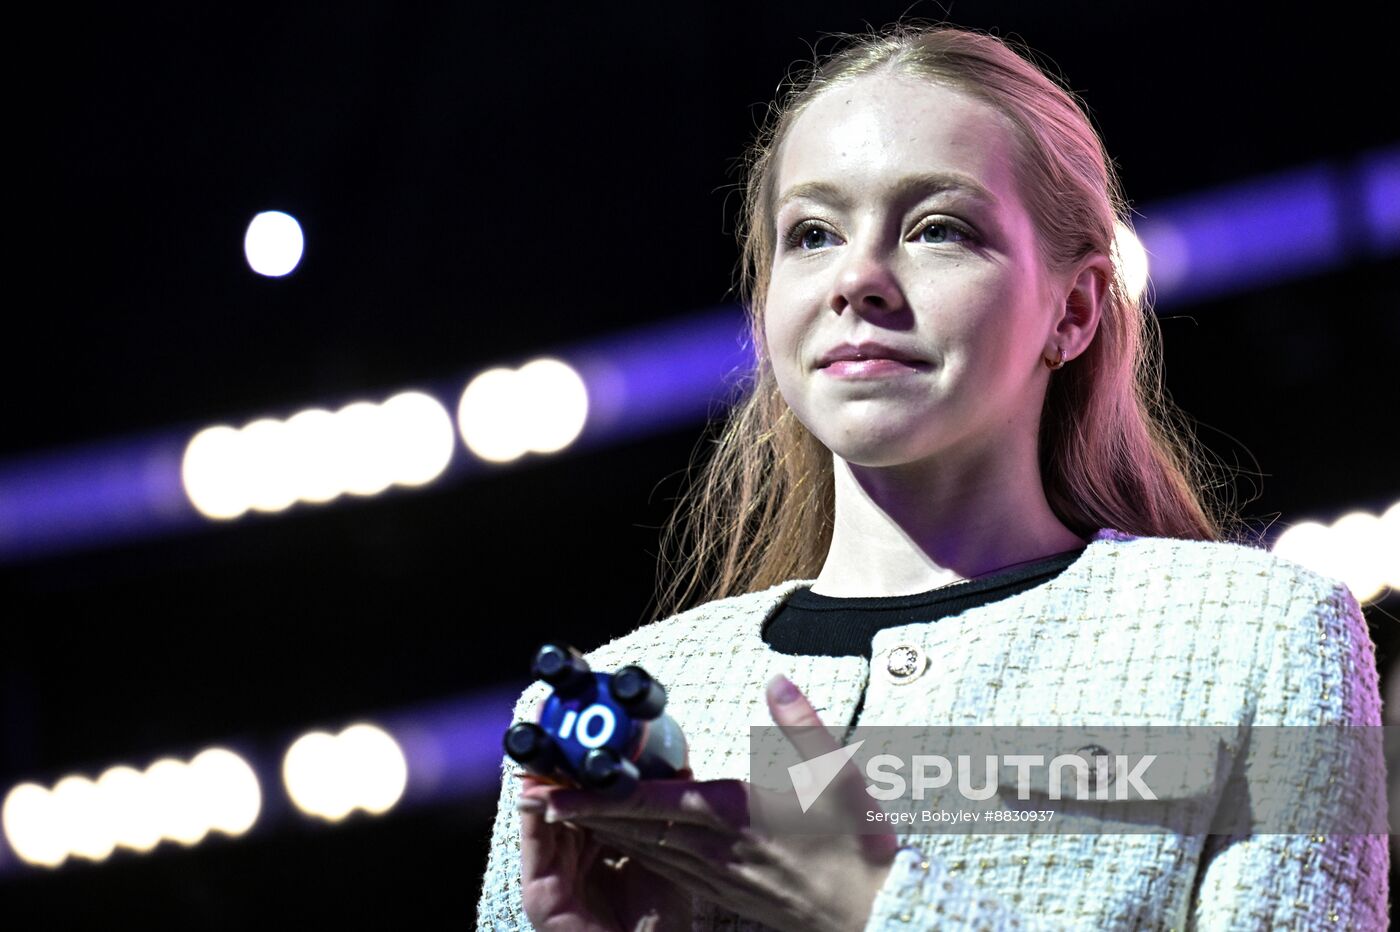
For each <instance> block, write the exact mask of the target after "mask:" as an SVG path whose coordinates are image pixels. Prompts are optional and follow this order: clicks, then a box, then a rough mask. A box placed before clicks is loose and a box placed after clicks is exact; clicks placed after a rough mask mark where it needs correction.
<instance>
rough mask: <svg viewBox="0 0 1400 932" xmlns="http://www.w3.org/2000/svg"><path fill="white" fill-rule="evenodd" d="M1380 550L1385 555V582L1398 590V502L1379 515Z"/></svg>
mask: <svg viewBox="0 0 1400 932" xmlns="http://www.w3.org/2000/svg"><path fill="white" fill-rule="evenodd" d="M1381 550H1382V551H1383V552H1384V553H1385V555H1386V571H1385V581H1386V584H1387V585H1388V586H1390V588H1391V589H1394V590H1395V591H1396V592H1400V502H1396V503H1395V504H1394V505H1391V506H1390V507H1389V508H1387V509H1386V510H1385V513H1384V514H1383V515H1381Z"/></svg>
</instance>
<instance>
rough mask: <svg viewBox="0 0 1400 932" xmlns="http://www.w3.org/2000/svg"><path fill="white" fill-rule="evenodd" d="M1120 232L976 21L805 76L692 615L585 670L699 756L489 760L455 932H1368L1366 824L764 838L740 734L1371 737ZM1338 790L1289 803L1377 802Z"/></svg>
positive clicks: (774, 144)
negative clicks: (1212, 831)
mask: <svg viewBox="0 0 1400 932" xmlns="http://www.w3.org/2000/svg"><path fill="white" fill-rule="evenodd" d="M1125 217H1126V209H1125V206H1124V201H1123V199H1122V196H1121V193H1120V191H1119V189H1118V185H1117V181H1116V177H1115V174H1114V171H1113V167H1112V163H1111V162H1110V161H1109V160H1108V159H1107V158H1106V157H1105V154H1104V152H1103V148H1102V145H1101V143H1100V140H1099V138H1098V136H1097V135H1096V133H1095V132H1094V130H1093V128H1092V127H1091V125H1090V123H1089V121H1088V119H1087V117H1086V116H1085V113H1084V111H1083V110H1082V109H1081V108H1080V106H1079V105H1078V103H1077V102H1076V100H1075V99H1074V97H1073V96H1072V95H1071V94H1069V93H1068V92H1066V91H1065V90H1064V89H1062V88H1061V86H1059V85H1058V84H1057V83H1056V82H1055V81H1054V80H1052V79H1051V78H1049V77H1047V76H1046V74H1045V73H1043V72H1042V71H1041V70H1040V69H1039V68H1038V67H1036V66H1035V65H1034V64H1033V63H1031V62H1030V61H1029V60H1028V59H1027V58H1026V57H1023V56H1022V55H1020V54H1018V53H1017V52H1016V51H1015V50H1013V49H1012V48H1010V47H1009V46H1008V45H1007V44H1006V43H1004V42H1003V41H1001V40H999V39H996V38H994V37H990V36H986V35H981V34H977V33H973V32H968V31H963V30H959V29H952V28H944V27H923V26H912V25H901V26H897V27H894V28H892V29H890V30H887V31H885V32H884V33H881V34H876V35H870V36H866V37H862V38H860V39H858V40H856V41H854V42H852V43H850V44H848V46H847V47H846V48H845V49H844V50H843V51H841V52H840V53H839V54H836V55H834V56H832V57H830V58H828V59H827V60H826V61H825V62H822V63H820V64H819V65H818V66H817V67H816V68H815V69H814V70H813V72H812V73H811V74H810V75H808V76H807V77H806V79H805V80H803V81H801V82H799V83H797V84H796V85H794V86H793V88H792V89H791V91H790V93H789V94H788V95H787V96H786V99H785V100H784V101H783V102H782V106H781V107H780V108H779V109H778V110H777V111H776V112H775V114H774V116H773V122H772V123H770V125H769V126H768V127H767V128H766V129H765V131H764V132H763V134H761V136H760V138H759V140H758V142H757V144H756V146H755V149H754V151H753V157H752V159H751V161H750V173H749V179H748V198H747V203H746V223H745V225H744V228H743V229H742V230H741V241H742V247H743V256H744V260H745V271H746V278H745V285H746V287H745V298H746V303H747V305H748V306H749V307H750V309H751V313H752V325H753V339H754V345H755V346H756V348H757V349H758V357H759V365H758V369H757V372H756V375H755V379H754V382H753V385H752V387H751V390H750V391H749V392H748V394H747V396H746V397H745V398H744V399H743V401H742V403H741V404H739V405H738V406H737V407H736V408H735V410H734V412H733V414H732V416H731V419H730V422H729V424H728V427H727V430H726V432H725V435H724V437H723V440H722V442H721V444H720V445H719V447H718V449H717V451H716V453H715V455H714V456H713V458H712V459H711V460H710V462H709V464H708V467H707V472H706V474H705V475H704V477H703V480H702V482H701V483H699V484H698V486H697V488H698V501H697V503H696V504H695V506H694V508H693V509H692V512H691V514H692V523H691V530H692V531H693V536H694V541H695V545H694V548H693V550H694V553H693V554H692V555H691V557H690V560H691V563H690V566H692V567H693V572H692V575H691V576H690V578H689V581H690V587H689V588H688V589H686V591H685V592H684V594H682V595H680V596H679V597H678V598H677V603H678V604H679V603H680V602H682V601H683V600H684V599H685V598H687V597H689V596H690V594H691V593H692V592H693V591H694V589H695V587H696V586H697V585H699V584H700V582H701V580H702V578H704V574H705V573H706V572H712V573H713V575H712V576H711V577H710V578H711V579H712V580H713V582H712V585H711V587H710V588H709V589H708V591H707V592H706V593H705V598H704V599H703V600H702V602H701V604H699V605H697V606H695V607H692V608H689V609H687V610H685V611H681V612H679V613H677V614H672V615H670V617H666V618H665V619H664V620H661V621H658V622H656V623H653V624H650V625H647V626H645V627H643V628H641V629H639V630H637V631H635V632H633V633H632V634H629V635H627V636H625V637H623V638H620V639H618V640H615V641H613V642H611V643H610V644H607V645H605V646H603V647H601V648H599V649H598V650H597V651H595V652H593V653H592V654H590V655H589V660H590V662H591V663H592V664H594V665H595V666H596V667H597V668H600V669H611V668H615V667H617V666H619V665H621V664H624V663H640V664H642V665H644V666H645V667H646V668H647V669H648V670H649V671H650V672H652V673H653V674H654V675H655V676H656V677H657V678H658V679H659V680H660V681H661V682H663V683H665V684H666V685H667V687H668V690H669V695H670V705H669V711H670V714H671V715H672V716H673V717H674V718H675V719H676V720H677V721H678V722H680V723H681V725H682V727H683V728H684V729H685V731H686V734H687V738H688V740H689V743H690V765H691V773H689V774H683V777H685V778H684V779H676V780H663V781H653V782H649V783H646V784H644V785H643V786H642V787H641V788H640V789H639V790H638V792H637V793H635V794H634V795H633V796H632V797H630V798H628V799H626V800H622V801H612V800H603V799H601V798H595V797H593V796H592V795H591V794H589V793H587V792H584V791H577V790H561V789H557V788H553V787H549V786H546V785H544V784H542V783H540V782H539V781H536V780H534V779H532V778H529V777H523V778H522V777H521V776H519V775H517V774H516V772H515V771H516V768H515V767H514V766H512V765H511V764H512V762H510V761H509V760H507V761H506V762H505V763H506V764H507V766H506V768H505V771H504V772H503V781H504V782H503V787H502V793H501V799H500V809H499V812H498V815H497V819H496V824H495V829H494V832H493V837H492V850H491V855H490V860H489V863H488V865H487V871H486V876H485V881H484V889H483V894H482V899H481V902H480V906H479V918H478V927H479V928H482V929H499V928H510V929H513V928H529V927H531V925H533V927H534V928H539V929H559V930H564V929H585V930H605V929H606V930H617V929H627V930H631V929H644V928H645V929H691V928H696V929H702V928H703V929H718V928H725V929H731V928H764V927H774V928H786V929H831V930H836V929H862V928H886V927H888V928H901V929H905V928H934V927H938V928H964V927H967V928H1094V929H1108V928H1113V929H1117V928H1122V929H1144V928H1152V929H1156V928H1162V929H1165V928H1188V927H1190V928H1197V927H1198V928H1220V929H1236V928H1274V927H1289V928H1294V927H1308V928H1312V927H1318V928H1329V929H1330V928H1353V929H1355V928H1381V927H1383V926H1384V924H1385V922H1386V917H1385V911H1386V896H1387V891H1386V874H1387V867H1388V856H1387V849H1386V839H1385V837H1384V836H1383V835H1359V834H1351V835H1342V834H1336V835H1320V834H1307V833H1305V830H1303V829H1301V828H1300V829H1299V830H1298V831H1297V832H1295V833H1292V834H1267V835H1265V834H1260V835H1248V834H1242V835H1232V836H1216V835H1209V834H1208V833H1207V831H1206V828H1207V826H1206V825H1205V824H1204V823H1202V824H1201V825H1199V826H1197V828H1199V831H1195V830H1192V831H1182V832H1175V833H1172V832H1158V833H1153V834H1148V833H1144V834H1073V835H1054V834H1052V835H1028V834H1011V835H1006V834H988V833H982V834H977V833H964V834H919V833H904V832H896V831H893V830H891V831H890V832H888V833H885V834H861V833H855V832H852V833H848V834H833V835H823V836H811V835H805V836H803V835H787V836H782V835H771V836H770V835H765V834H763V833H761V832H758V831H755V830H754V829H753V827H752V825H751V823H750V819H749V812H748V806H747V803H748V799H749V793H750V786H749V784H748V783H747V782H745V781H746V780H747V779H748V776H749V774H748V751H749V726H751V725H760V724H772V723H774V722H776V723H777V724H778V725H781V726H798V725H811V724H818V723H822V724H826V725H840V726H848V725H853V724H860V725H869V724H890V725H893V724H920V723H925V724H949V725H975V724H997V725H1034V726H1039V725H1056V724H1064V723H1091V724H1099V723H1114V724H1122V725H1149V724H1150V725H1210V726H1215V727H1221V726H1223V727H1227V728H1235V729H1237V731H1236V732H1235V734H1237V735H1238V736H1239V738H1240V741H1239V742H1238V743H1234V744H1232V745H1231V748H1232V750H1233V751H1234V752H1235V753H1234V754H1233V755H1232V756H1231V757H1230V759H1229V766H1230V768H1231V770H1230V772H1229V774H1228V775H1229V776H1233V777H1236V778H1241V779H1242V778H1244V777H1247V776H1249V775H1250V772H1251V767H1252V766H1253V767H1254V769H1255V770H1259V771H1260V772H1262V770H1261V769H1260V765H1259V764H1258V762H1257V761H1255V760H1254V757H1253V752H1252V751H1250V750H1249V748H1250V747H1251V745H1249V743H1248V742H1247V741H1245V740H1244V738H1245V737H1246V736H1247V735H1248V731H1249V729H1250V728H1251V727H1253V726H1258V725H1323V724H1350V725H1376V724H1379V721H1380V720H1379V699H1378V694H1377V679H1376V671H1375V660H1374V654H1373V648H1372V645H1371V642H1370V640H1369V637H1368V634H1367V631H1366V626H1365V624H1364V621H1363V619H1362V616H1361V614H1360V611H1359V608H1358V607H1357V604H1356V602H1355V600H1354V599H1353V598H1352V597H1351V594H1350V593H1349V592H1348V591H1347V589H1346V588H1345V586H1343V585H1341V584H1339V583H1337V582H1336V581H1334V580H1331V579H1328V578H1325V577H1322V576H1319V575H1317V574H1315V573H1312V572H1309V571H1308V570H1306V569H1303V568H1302V567H1299V566H1297V565H1294V564H1291V563H1288V562H1285V561H1282V560H1279V559H1277V558H1274V557H1272V556H1271V555H1270V554H1268V553H1267V552H1264V551H1261V550H1259V549H1256V548H1253V547H1249V546H1246V545H1243V544H1241V543H1238V542H1233V541H1231V540H1229V539H1228V538H1229V535H1230V534H1231V533H1232V530H1233V529H1232V528H1230V527H1228V526H1227V521H1228V520H1229V519H1227V518H1224V517H1221V516H1220V515H1221V514H1222V513H1223V512H1224V509H1223V508H1222V507H1220V506H1219V505H1218V504H1213V503H1212V502H1211V501H1209V500H1208V499H1206V498H1203V493H1202V492H1201V491H1200V490H1201V489H1202V488H1205V487H1207V485H1206V478H1205V477H1206V470H1205V469H1204V468H1203V467H1202V465H1201V463H1202V460H1201V458H1200V454H1199V453H1198V452H1197V451H1196V450H1195V449H1194V447H1193V446H1192V441H1191V440H1190V438H1189V436H1188V435H1187V434H1185V433H1184V432H1182V431H1180V430H1178V429H1177V428H1175V427H1174V426H1173V420H1174V417H1175V415H1174V413H1173V412H1172V410H1171V409H1170V408H1169V406H1168V405H1167V403H1166V402H1165V401H1164V400H1163V398H1162V395H1161V391H1160V385H1159V379H1160V375H1159V367H1158V358H1159V353H1160V349H1159V338H1158V335H1157V332H1156V330H1155V329H1154V328H1155V318H1154V317H1153V316H1152V315H1151V314H1150V313H1148V312H1146V311H1145V310H1144V308H1143V307H1142V306H1141V304H1140V301H1139V298H1138V296H1137V295H1136V294H1134V293H1131V292H1130V291H1129V290H1128V288H1127V286H1126V284H1125V282H1124V280H1123V278H1122V276H1121V275H1120V272H1119V268H1118V266H1117V264H1116V260H1117V252H1116V250H1115V247H1114V242H1115V235H1116V229H1117V225H1118V224H1121V223H1123V221H1124V220H1125ZM676 589H677V590H679V589H680V583H679V582H678V583H677V586H676ZM543 695H544V688H543V685H542V684H536V685H535V686H533V687H531V688H530V689H529V690H527V691H526V693H525V694H524V696H522V698H521V701H520V703H519V705H518V706H517V708H516V715H517V718H520V719H524V718H529V717H531V716H532V714H533V712H534V710H535V709H536V706H537V704H538V702H539V701H540V699H541V698H542V696H543ZM792 734H793V735H794V736H795V737H794V741H801V742H805V743H806V746H805V747H802V748H801V749H800V750H801V751H802V752H803V756H804V757H808V756H812V755H815V754H818V753H821V752H822V751H824V750H830V749H834V748H835V747H836V744H835V742H834V740H833V741H831V742H829V743H827V744H824V743H823V742H821V741H818V740H817V739H813V738H811V737H810V734H809V733H806V732H803V733H801V735H802V737H796V736H797V735H798V734H799V733H798V732H792ZM1220 776H1221V777H1222V779H1220V780H1218V781H1217V780H1215V775H1201V778H1200V780H1198V781H1197V783H1196V784H1195V785H1193V786H1188V787H1186V790H1185V791H1184V792H1185V795H1187V796H1196V797H1200V798H1201V799H1202V800H1205V801H1206V802H1207V803H1210V802H1211V801H1212V797H1213V794H1214V795H1218V794H1219V792H1220V791H1221V787H1222V786H1223V785H1224V784H1225V782H1226V780H1225V779H1223V777H1225V776H1226V774H1221V775H1220ZM1341 776H1342V777H1344V778H1346V779H1344V780H1343V781H1342V782H1341V784H1340V786H1341V788H1340V789H1338V781H1337V779H1336V777H1337V774H1335V773H1331V772H1329V770H1328V768H1327V767H1326V766H1322V767H1314V768H1312V769H1311V770H1310V771H1309V772H1307V773H1290V774H1289V775H1288V779H1289V780H1290V781H1292V782H1291V783H1290V792H1292V791H1296V792H1298V793H1299V794H1300V796H1301V797H1306V796H1307V794H1310V793H1313V794H1316V795H1317V798H1322V797H1324V796H1325V797H1326V798H1327V799H1328V800H1329V802H1328V805H1331V806H1335V807H1338V808H1339V810H1343V809H1344V810H1346V811H1360V812H1371V813H1374V812H1375V811H1376V809H1377V807H1380V806H1383V805H1384V801H1383V790H1382V791H1381V792H1380V793H1377V792H1374V791H1373V789H1372V787H1373V785H1374V786H1379V785H1380V784H1373V782H1371V781H1366V780H1355V779H1351V778H1353V777H1354V776H1355V775H1354V774H1342V775H1341ZM1207 777H1209V779H1207ZM1294 784H1296V786H1295V785H1294ZM1251 785H1253V784H1251ZM1210 808H1211V806H1210V805H1209V804H1208V805H1205V806H1204V811H1206V812H1207V813H1208V812H1209V810H1210ZM1274 831H1275V832H1277V831H1278V829H1274Z"/></svg>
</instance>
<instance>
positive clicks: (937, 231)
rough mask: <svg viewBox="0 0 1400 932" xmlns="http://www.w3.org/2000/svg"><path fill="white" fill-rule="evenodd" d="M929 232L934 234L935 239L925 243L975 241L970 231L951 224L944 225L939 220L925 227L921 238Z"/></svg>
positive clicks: (921, 231)
mask: <svg viewBox="0 0 1400 932" xmlns="http://www.w3.org/2000/svg"><path fill="white" fill-rule="evenodd" d="M929 232H932V233H933V238H932V239H928V240H924V242H930V243H948V242H957V241H961V242H971V241H972V239H973V236H972V233H971V232H970V231H969V230H966V229H964V228H963V227H960V226H956V225H954V224H951V223H943V222H940V221H937V220H935V221H934V222H933V223H930V224H927V225H926V226H924V228H923V229H921V230H919V236H920V237H923V236H924V234H926V233H929Z"/></svg>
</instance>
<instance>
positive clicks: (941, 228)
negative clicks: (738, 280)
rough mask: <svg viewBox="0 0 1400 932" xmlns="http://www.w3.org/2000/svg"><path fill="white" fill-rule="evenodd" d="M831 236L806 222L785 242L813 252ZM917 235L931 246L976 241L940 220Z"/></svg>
mask: <svg viewBox="0 0 1400 932" xmlns="http://www.w3.org/2000/svg"><path fill="white" fill-rule="evenodd" d="M831 235H832V234H831V231H830V230H828V229H827V228H826V227H824V226H820V225H819V224H817V223H816V222H815V221H812V220H804V221H802V222H801V223H799V224H797V225H796V226H794V227H793V228H792V230H791V231H790V232H789V233H788V235H787V236H786V237H785V238H784V242H785V243H786V245H787V247H788V248H789V249H800V250H801V251H803V252H811V251H813V250H815V249H820V248H821V247H822V246H824V245H826V242H825V237H828V236H831ZM915 235H916V236H917V237H918V238H919V240H920V242H924V243H930V244H938V243H957V242H975V241H976V237H975V236H974V235H973V233H972V231H971V230H968V229H967V228H966V227H963V226H961V225H959V224H955V223H949V222H946V221H939V220H935V221H934V222H933V223H928V224H925V225H924V226H923V227H921V228H920V229H919V232H918V233H917V234H915Z"/></svg>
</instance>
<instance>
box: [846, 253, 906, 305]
mask: <svg viewBox="0 0 1400 932" xmlns="http://www.w3.org/2000/svg"><path fill="white" fill-rule="evenodd" d="M847 250H848V251H847V252H846V254H845V256H844V257H843V259H844V262H843V263H842V266H841V268H840V269H839V270H838V271H837V273H836V279H835V281H834V282H833V284H832V290H831V297H830V302H829V303H830V306H831V309H832V310H833V311H835V312H836V313H838V314H840V313H842V312H843V311H845V310H846V309H847V308H849V309H852V310H854V311H855V312H856V313H877V314H878V313H882V312H891V311H896V310H899V309H901V308H902V306H903V301H904V299H903V292H902V291H901V289H900V287H899V279H898V276H897V275H896V274H895V270H894V268H893V265H892V262H893V257H892V256H890V255H889V254H888V253H887V252H885V251H883V250H882V249H881V248H880V247H878V246H867V247H863V248H862V247H847Z"/></svg>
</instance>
